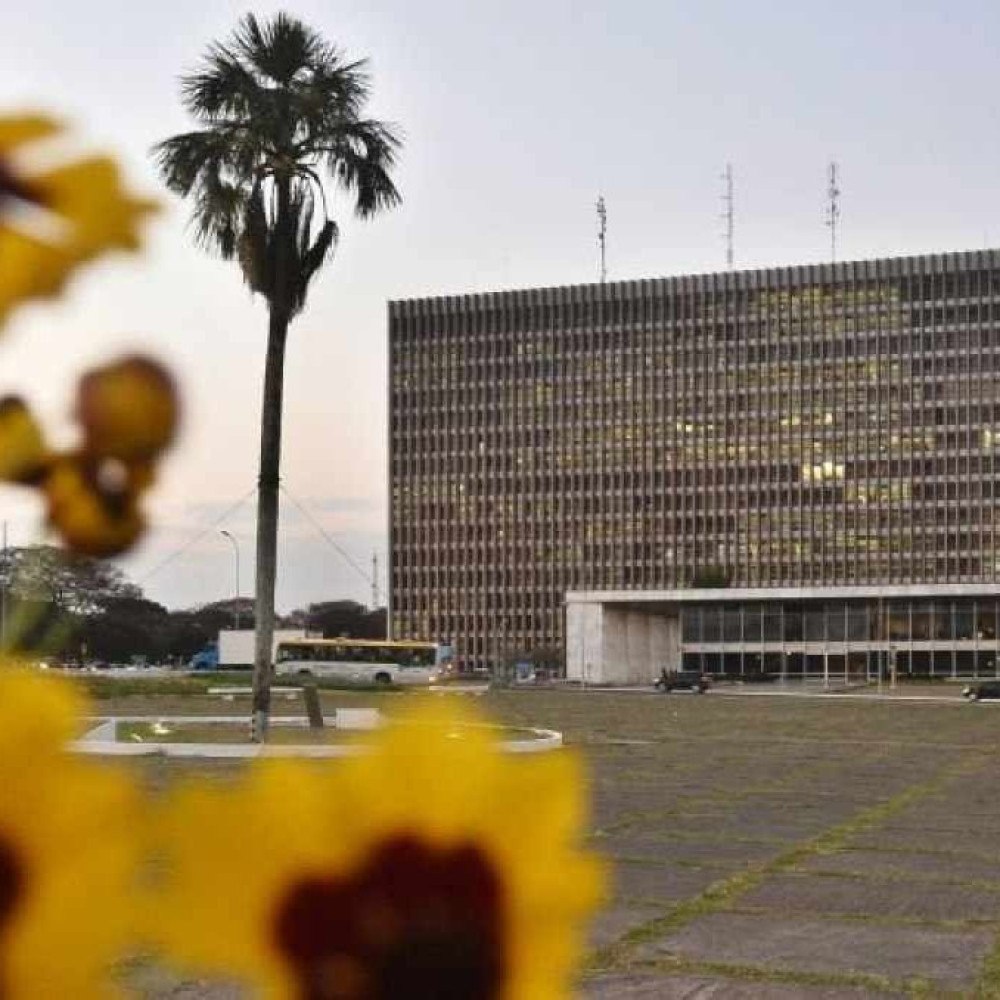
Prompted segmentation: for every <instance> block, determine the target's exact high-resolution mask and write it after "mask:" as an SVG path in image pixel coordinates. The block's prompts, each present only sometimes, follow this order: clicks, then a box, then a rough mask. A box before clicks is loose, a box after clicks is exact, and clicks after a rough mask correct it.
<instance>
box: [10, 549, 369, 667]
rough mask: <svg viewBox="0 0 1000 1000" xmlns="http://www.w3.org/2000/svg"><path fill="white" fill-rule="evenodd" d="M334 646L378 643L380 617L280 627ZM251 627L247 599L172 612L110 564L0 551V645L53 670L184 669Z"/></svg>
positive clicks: (339, 605)
mask: <svg viewBox="0 0 1000 1000" xmlns="http://www.w3.org/2000/svg"><path fill="white" fill-rule="evenodd" d="M276 624H277V625H278V627H279V628H304V629H307V630H308V631H310V632H312V633H315V634H317V635H323V636H324V637H328V638H334V637H337V636H341V635H349V636H353V637H356V638H364V639H381V638H385V635H386V611H385V608H376V609H374V610H370V609H368V608H366V607H365V606H364V605H362V604H359V603H357V602H356V601H348V600H340V601H336V600H334V601H322V602H318V603H314V604H310V605H309V606H308V607H306V608H300V609H296V610H295V611H292V612H290V613H289V614H286V615H279V616H278V617H277V619H276ZM253 627H254V602H253V600H251V599H249V598H236V599H230V600H225V601H214V602H212V603H209V604H204V605H200V606H198V607H193V608H186V609H182V610H169V609H167V608H166V607H164V606H163V605H162V604H158V603H157V602H156V601H151V600H149V599H148V598H146V597H145V595H144V594H143V592H142V589H141V588H140V587H139V586H137V585H136V584H135V583H133V582H132V581H130V580H129V579H128V577H127V576H126V575H125V573H124V572H123V571H122V570H121V569H120V568H119V567H117V566H115V565H113V564H112V563H108V562H105V561H103V560H100V559H91V558H88V557H86V556H78V555H72V554H70V553H68V552H66V551H65V550H63V549H59V548H56V547H54V546H50V545H34V546H26V547H22V548H8V549H6V550H5V551H2V552H0V643H2V644H3V645H4V646H6V647H7V648H10V649H13V650H14V651H17V650H23V651H25V652H30V654H31V655H32V656H33V657H35V658H39V657H44V658H47V659H49V660H50V661H52V662H64V663H67V664H71V665H81V664H85V663H93V662H99V663H131V662H137V661H144V662H146V663H177V662H187V661H188V660H189V659H190V658H191V657H192V656H193V655H194V654H195V653H196V652H198V650H200V649H202V648H203V647H204V646H205V644H206V643H207V642H210V641H213V640H215V639H217V638H218V634H219V631H220V629H228V628H242V629H249V628H253Z"/></svg>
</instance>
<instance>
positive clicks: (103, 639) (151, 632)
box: [72, 597, 170, 663]
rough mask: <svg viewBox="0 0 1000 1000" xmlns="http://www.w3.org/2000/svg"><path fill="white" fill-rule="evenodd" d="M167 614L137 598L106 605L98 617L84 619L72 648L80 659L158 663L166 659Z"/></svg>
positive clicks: (168, 621)
mask: <svg viewBox="0 0 1000 1000" xmlns="http://www.w3.org/2000/svg"><path fill="white" fill-rule="evenodd" d="M169 624H170V615H169V612H168V611H167V609H166V608H165V607H163V605H162V604H157V603H156V602H154V601H147V600H145V599H143V598H137V597H118V598H113V599H112V600H110V601H108V602H107V604H106V605H105V606H104V608H103V610H102V611H101V612H100V614H95V615H90V616H88V617H87V618H85V619H84V620H83V621H82V623H81V625H80V628H79V631H78V632H77V634H76V635H75V636H74V639H73V643H72V646H73V647H76V648H78V649H79V650H80V654H81V658H89V659H97V660H104V661H105V662H107V663H128V662H129V661H130V660H132V659H133V658H134V657H143V658H145V659H146V660H147V661H148V662H150V663H159V662H161V661H163V660H165V659H167V657H168V655H169V654H168V646H169Z"/></svg>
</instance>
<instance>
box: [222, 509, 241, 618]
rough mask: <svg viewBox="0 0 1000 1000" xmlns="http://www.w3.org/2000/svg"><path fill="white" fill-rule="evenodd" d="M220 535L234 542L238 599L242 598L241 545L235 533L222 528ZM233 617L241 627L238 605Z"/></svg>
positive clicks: (234, 608) (235, 607) (234, 609)
mask: <svg viewBox="0 0 1000 1000" xmlns="http://www.w3.org/2000/svg"><path fill="white" fill-rule="evenodd" d="M219 534H220V535H225V536H226V538H228V539H229V540H230V541H231V542H232V543H233V555H234V556H236V600H237V601H239V599H240V546H239V542H237V541H236V538H235V536H234V535H232V534H230V533H229V532H228V531H226V529H225V528H222V529H221V530H220V531H219ZM233 617H234V618H235V619H236V627H237V628H239V627H240V611H239V607H238V606H234V607H233Z"/></svg>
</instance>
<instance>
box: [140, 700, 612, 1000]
mask: <svg viewBox="0 0 1000 1000" xmlns="http://www.w3.org/2000/svg"><path fill="white" fill-rule="evenodd" d="M478 721H481V720H479V719H478V717H476V716H471V715H470V714H468V713H465V712H463V713H462V714H460V715H456V712H455V710H454V708H453V706H452V705H450V704H446V703H445V702H444V700H439V701H438V702H437V703H436V704H435V705H425V706H424V707H422V708H421V709H420V710H418V711H417V712H416V713H415V714H413V715H412V716H410V717H409V718H407V719H406V720H404V721H403V722H401V723H399V724H396V725H393V726H390V727H389V728H387V729H386V730H385V731H384V732H383V733H382V734H380V735H379V736H377V737H376V739H375V743H374V745H373V746H372V748H371V749H370V750H367V751H366V752H364V753H362V754H360V755H359V756H357V757H352V758H349V759H341V760H336V761H328V762H326V763H325V764H319V763H317V762H315V761H312V762H310V761H297V762H296V761H277V760H271V761H260V762H258V765H257V766H256V767H255V768H254V769H253V770H252V771H251V773H250V774H249V775H248V777H247V778H245V779H244V780H243V782H242V783H241V784H239V785H237V786H236V787H232V788H229V787H227V788H225V789H221V788H212V787H209V786H206V785H200V786H199V785H194V784H192V785H190V786H188V787H187V788H185V789H183V790H181V791H179V792H178V793H177V794H176V797H175V798H174V799H173V801H172V802H171V803H170V804H169V805H168V807H167V808H166V810H165V813H164V815H163V816H161V817H159V819H158V822H157V828H158V829H159V830H160V831H161V833H162V849H163V850H164V851H165V852H166V854H167V856H168V858H169V863H168V866H167V870H168V871H169V872H170V877H169V880H168V882H167V884H166V885H165V886H164V887H163V889H162V893H161V894H160V895H159V896H158V897H157V899H156V900H155V901H154V905H153V907H152V910H151V912H152V913H153V914H154V915H155V917H156V920H157V926H156V928H155V931H154V933H155V936H156V937H157V938H158V939H159V941H160V943H161V945H162V946H163V947H164V949H165V950H166V952H167V954H168V955H169V956H170V957H171V958H172V959H174V960H176V961H177V962H179V963H180V964H181V965H182V966H184V967H186V968H188V969H192V970H201V971H203V972H218V973H221V974H225V975H228V976H232V975H237V976H239V977H242V978H243V979H244V980H246V981H248V982H250V983H253V984H254V985H256V986H257V987H258V988H259V989H260V990H261V991H262V994H263V995H264V996H266V997H273V998H277V997H281V998H286V997H287V998H298V1000H325V998H330V1000H333V998H337V1000H363V998H373V1000H374V998H380V997H393V998H395V1000H406V998H408V997H414V998H416V997H420V998H424V997H443V998H446V997H462V998H508V1000H521V998H528V997H530V998H533V1000H534V998H541V1000H544V998H555V997H564V996H568V995H569V993H570V990H571V986H572V976H573V974H574V971H575V969H576V966H577V963H578V961H579V959H580V957H581V954H582V949H583V945H584V930H585V921H586V919H587V917H588V916H589V914H590V913H591V912H592V910H593V909H594V907H595V906H596V904H597V903H598V901H599V899H600V897H601V894H602V891H603V869H602V867H601V866H600V864H599V863H598V861H597V860H596V859H595V858H593V857H592V856H590V855H588V854H586V853H584V852H583V851H582V850H581V849H580V845H579V840H580V837H581V835H582V832H583V830H582V825H583V822H584V818H585V817H584V807H585V789H584V784H583V775H582V773H581V768H580V765H579V762H578V760H577V758H576V756H575V755H573V754H571V753H570V752H568V751H557V752H549V753H543V754H532V755H524V756H515V755H507V754H504V753H503V752H502V751H501V750H500V749H499V748H498V747H497V745H496V743H495V742H494V739H493V737H492V736H491V735H490V731H489V729H488V728H484V727H476V726H475V725H472V726H468V725H467V724H468V723H470V722H471V723H475V722H478ZM207 831H211V842H212V843H213V844H215V845H218V846H219V847H221V849H222V851H223V855H224V857H223V860H221V861H220V854H219V851H218V850H215V849H206V840H205V837H206V832H207Z"/></svg>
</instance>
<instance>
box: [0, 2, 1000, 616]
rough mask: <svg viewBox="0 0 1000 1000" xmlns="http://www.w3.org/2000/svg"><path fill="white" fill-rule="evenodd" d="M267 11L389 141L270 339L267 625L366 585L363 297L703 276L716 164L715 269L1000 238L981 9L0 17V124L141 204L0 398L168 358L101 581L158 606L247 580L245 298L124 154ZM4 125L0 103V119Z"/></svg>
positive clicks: (87, 10)
mask: <svg viewBox="0 0 1000 1000" xmlns="http://www.w3.org/2000/svg"><path fill="white" fill-rule="evenodd" d="M279 9H283V10H286V11H288V12H289V13H292V14H294V15H296V16H298V17H300V18H301V19H302V20H304V21H306V22H307V23H308V24H310V25H311V26H312V27H314V28H315V29H316V30H318V31H319V32H321V33H322V34H323V35H324V36H325V37H326V38H327V39H328V40H330V41H332V42H335V43H336V44H337V45H339V46H340V47H342V48H343V50H344V51H345V53H346V54H348V55H350V56H352V57H355V58H356V57H361V56H367V57H369V59H370V61H371V72H372V76H373V98H372V102H371V104H370V111H371V113H372V114H373V115H374V116H376V117H379V118H382V119H384V120H387V121H391V122H394V123H395V124H396V125H398V126H399V128H400V129H401V130H402V132H403V134H404V137H405V145H404V149H403V152H402V156H401V159H400V163H399V168H398V171H397V173H396V180H397V184H398V186H399V188H400V190H401V192H402V195H403V199H404V200H403V203H402V205H401V207H399V208H397V209H396V210H394V211H393V212H391V213H389V214H386V215H383V216H380V217H377V218H375V219H374V220H370V221H367V222H364V223H362V222H358V221H356V220H353V219H352V218H351V214H350V202H349V199H347V198H346V196H343V195H341V196H338V197H336V198H335V199H334V201H333V214H334V215H335V216H336V218H337V219H338V221H339V222H340V223H341V242H340V247H339V249H338V252H337V255H336V257H335V259H334V261H333V263H332V265H331V266H329V267H328V268H327V269H326V271H325V272H323V273H322V274H321V275H320V276H319V277H318V278H317V279H316V280H315V281H314V283H313V286H312V290H311V293H310V300H309V304H308V306H307V309H306V311H305V312H304V313H303V314H302V316H301V317H299V318H298V319H297V320H296V321H295V322H294V324H293V327H292V330H291V334H290V337H289V344H288V354H287V361H286V371H285V424H284V445H283V457H282V479H283V486H284V490H285V493H284V496H283V501H282V511H281V526H280V533H279V569H278V583H277V597H276V603H277V605H278V608H279V610H283V611H288V610H291V609H292V608H296V607H303V606H305V605H306V604H308V603H310V602H312V601H320V600H330V599H338V598H351V599H354V600H358V601H361V602H364V603H370V602H371V600H372V596H373V595H372V586H371V578H372V570H373V565H372V560H373V555H374V556H375V557H376V559H377V571H376V576H377V579H378V582H379V597H380V598H382V597H383V596H384V584H385V568H386V567H385V560H386V548H387V531H386V516H387V504H386V463H387V454H386V405H387V396H386V303H387V301H389V300H391V299H398V298H407V297H411V296H422V295H433V294H456V293H462V292H469V291H485V290H493V289H499V288H509V287H522V286H539V285H540V286H547V285H555V284H562V283H582V282H588V281H594V280H597V278H598V275H599V256H598V247H597V221H596V215H595V208H594V206H595V201H596V199H597V197H598V195H599V194H602V195H603V196H604V198H605V201H606V204H607V211H608V235H607V246H608V276H609V279H610V280H629V279H637V278H649V277H658V276H667V275H676V274H689V273H699V272H704V271H714V270H720V269H722V268H723V267H724V266H725V241H724V237H723V233H724V223H723V221H722V219H721V212H722V208H723V206H722V201H721V195H722V191H723V181H722V179H721V175H722V173H723V171H724V170H725V166H726V164H727V163H731V164H732V168H733V173H734V180H735V213H734V214H735V258H736V266H737V267H738V268H754V267H765V266H772V265H776V264H793V263H812V262H817V261H821V260H825V259H828V257H829V252H830V250H829V231H828V229H826V228H825V226H824V215H825V197H826V186H827V169H828V165H829V163H830V162H831V161H836V162H837V163H838V166H839V171H840V187H841V190H842V195H841V213H842V214H841V218H840V227H839V236H838V244H839V247H838V257H840V258H841V259H856V258H866V257H872V256H893V255H903V254H910V253H926V252H942V251H948V250H963V249H974V248H977V247H982V246H986V245H993V246H996V245H1000V204H998V198H997V181H996V168H995V166H994V165H995V164H996V163H998V162H1000V110H998V109H1000V103H998V99H997V97H996V94H997V92H998V88H997V81H998V77H1000V64H998V62H997V60H996V54H995V40H996V38H997V37H998V34H1000V7H998V6H997V5H996V4H991V3H986V2H972V0H965V2H963V0H951V2H948V0H939V2H935V3H927V2H920V0H914V2H911V3H907V4H903V3H901V2H898V0H896V2H893V0H867V2H864V3H861V2H858V0H843V2H841V3H839V4H835V5H831V4H827V3H819V2H810V0H806V2H802V0H799V2H777V0H756V2H754V3H745V2H741V0H699V2H697V3H692V2H690V0H686V2H680V0H647V2H640V0H617V2H615V3H610V2H606V3H592V2H582V0H574V2H572V3H571V2H568V0H532V2H530V3H529V2H527V0H502V2H501V0H478V2H475V3H470V2H468V0H464V2H461V0H422V2H420V3H414V2H413V0H381V2H377V0H363V2H362V0H308V2H306V0H302V2H297V3H294V4H291V3H290V4H286V5H273V4H258V5H256V6H254V7H247V6H245V5H243V4H237V3H231V2H227V0H171V2H170V3H169V4H153V3H146V2H142V0H140V2H138V3H137V2H134V0H128V2H126V0H90V2H89V3H87V4H85V5H84V4H80V3H78V2H77V0H33V2H32V3H31V4H30V5H26V6H25V5H22V7H21V8H20V9H19V11H18V13H17V15H16V16H9V17H5V18H4V30H3V33H2V35H0V95H2V99H0V109H2V108H4V107H6V108H15V109H16V108H26V107H30V108H34V109H43V110H46V111H49V112H50V113H53V114H55V115H56V116H57V117H59V118H60V119H62V120H64V121H65V122H67V123H68V124H69V125H70V126H71V127H72V132H71V134H72V142H73V148H75V149H79V150H83V151H89V150H98V151H105V152H110V153H112V154H113V155H115V156H116V157H117V158H118V159H119V161H120V163H121V164H122V166H123V169H124V170H125V173H126V176H127V177H128V181H129V185H130V187H131V188H132V189H133V190H135V191H137V192H141V193H143V194H146V195H151V196H153V197H155V198H158V199H159V200H160V201H161V203H162V206H163V211H162V213H161V214H160V216H159V218H158V219H157V220H156V221H155V222H154V223H153V224H151V225H150V226H149V227H148V239H147V242H146V245H145V247H144V251H143V253H142V254H141V255H138V256H119V257H115V258H113V259H108V260H106V261H105V262H103V263H101V264H99V265H97V266H94V267H91V268H90V269H89V270H87V271H86V272H84V273H82V274H81V275H80V276H79V277H78V278H76V279H75V280H74V281H73V283H72V284H71V286H70V287H69V289H68V292H67V293H66V294H65V295H64V297H63V298H62V299H60V300H59V301H57V302H45V303H39V304H37V305H33V306H30V307H27V308H23V309H22V310H20V311H19V313H17V315H16V318H15V319H14V320H13V321H12V322H11V323H10V324H8V327H7V329H6V331H5V335H4V339H3V342H2V343H0V394H6V393H8V392H19V393H22V394H24V395H26V396H27V397H28V399H29V400H30V401H31V403H32V405H33V406H35V407H36V408H37V410H38V412H39V413H40V415H41V416H42V418H43V420H44V421H45V423H46V427H47V429H48V430H49V432H50V433H51V435H52V436H53V437H56V438H57V439H63V438H65V439H66V440H69V439H71V435H72V425H71V424H70V423H69V422H68V414H69V411H70V408H71V401H72V395H73V387H74V384H75V380H76V378H78V376H79V374H80V373H81V372H82V371H84V370H86V369H88V368H90V367H93V366H95V365H97V364H101V363H103V362H105V361H106V360H107V359H108V358H110V357H113V356H115V355H117V354H121V353H122V352H124V351H129V350H135V349H141V350H143V351H146V352H150V353H153V354H155V355H156V356H158V357H160V358H162V359H163V360H164V361H165V362H166V363H167V364H168V365H170V367H171V368H172V369H173V370H174V371H175V373H176V374H177V377H178V379H179V382H180V384H181V386H182V392H183V399H184V413H185V416H184V427H183V433H182V435H181V438H180V440H179V442H178V444H177V446H176V448H175V449H174V451H173V453H172V454H171V456H170V458H169V459H168V460H167V461H166V462H165V463H164V465H163V468H162V470H161V475H160V480H159V483H158V485H157V487H156V489H155V491H154V493H153V496H152V497H151V499H150V502H149V506H148V509H149V513H150V518H151V521H152V525H153V526H152V528H151V530H150V531H149V532H148V533H147V535H146V537H145V538H144V540H143V542H142V543H141V544H140V545H139V546H138V547H137V549H136V550H135V551H134V552H133V553H131V554H130V555H129V556H127V557H126V558H124V559H123V560H122V561H121V565H122V567H123V568H124V570H125V571H126V573H127V574H128V575H129V577H130V578H131V579H132V580H134V581H135V582H137V583H139V584H140V585H141V586H142V588H143V590H144V591H145V593H146V595H147V596H148V597H150V598H151V599H153V600H157V601H160V602H162V603H164V604H166V605H167V606H169V607H189V606H193V605H196V604H201V603H206V602H209V601H213V600H219V599H222V598H226V597H231V596H233V594H234V593H235V592H236V590H237V576H236V563H237V552H236V551H234V548H233V546H232V544H231V543H230V542H229V540H228V539H227V538H226V537H224V536H222V535H221V534H220V531H221V530H222V529H225V530H227V531H229V532H230V533H231V534H232V535H233V536H234V537H235V539H236V542H237V546H238V549H237V551H238V554H239V592H240V593H241V594H242V595H244V596H246V595H248V594H252V592H253V554H254V504H253V492H254V487H255V481H256V468H257V457H258V455H257V449H258V441H259V437H258V433H259V419H260V394H261V380H262V373H263V363H264V345H265V336H266V329H267V319H266V310H265V307H264V304H263V303H262V302H261V301H260V300H259V299H258V300H255V299H254V298H252V297H251V295H250V294H249V292H248V291H247V289H246V288H245V286H244V285H243V284H242V281H241V278H240V274H239V271H238V269H237V268H236V267H235V266H233V265H231V264H226V263H223V262H221V261H218V260H215V259H213V258H212V257H210V256H208V255H207V254H205V253H204V252H202V251H201V250H199V249H197V248H196V247H195V246H194V245H193V244H192V242H191V240H190V238H189V234H188V232H187V230H186V219H187V212H186V208H185V206H184V205H183V203H182V202H181V201H180V200H179V199H176V198H175V197H173V196H171V195H169V194H168V193H167V192H166V191H165V190H163V188H162V185H161V184H160V182H159V180H158V178H157V175H156V172H155V170H154V169H153V166H152V164H151V161H150V159H149V156H148V150H149V148H150V146H151V145H152V144H153V143H155V142H156V141H158V140H160V139H162V138H164V137H166V136H168V135H171V134H173V133H175V132H179V131H183V130H184V129H186V128H188V127H189V125H190V122H189V120H188V119H187V118H186V116H185V113H184V111H183V109H182V107H181V105H180V101H179V92H178V77H179V75H180V74H181V73H182V72H184V71H187V70H191V69H192V68H194V67H196V66H197V63H198V61H199V59H200V57H201V55H202V54H203V52H204V50H205V48H206V46H207V45H208V43H209V42H211V41H212V40H215V39H223V38H225V37H226V36H227V35H228V34H229V33H230V32H231V31H232V29H233V27H234V26H235V24H236V22H237V20H238V19H239V17H240V16H241V15H242V14H244V13H246V12H247V11H249V10H252V11H253V12H255V13H257V14H258V15H267V14H268V13H272V12H274V11H276V10H279ZM0 113H2V111H0ZM0 518H2V519H3V520H4V521H5V522H6V524H7V528H8V538H9V542H10V544H12V545H23V544H31V543H34V542H38V541H41V540H43V539H44V538H45V535H44V528H43V524H42V511H41V508H40V506H39V505H37V503H36V501H35V500H34V499H33V497H31V496H29V495H27V494H24V493H22V492H20V491H17V490H14V489H9V488H8V489H2V490H0Z"/></svg>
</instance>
